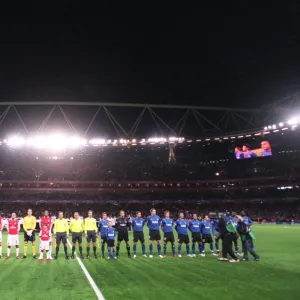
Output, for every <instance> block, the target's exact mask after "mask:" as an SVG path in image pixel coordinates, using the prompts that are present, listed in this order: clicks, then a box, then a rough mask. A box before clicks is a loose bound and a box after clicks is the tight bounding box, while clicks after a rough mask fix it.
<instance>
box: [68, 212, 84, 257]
mask: <svg viewBox="0 0 300 300" xmlns="http://www.w3.org/2000/svg"><path fill="white" fill-rule="evenodd" d="M70 231H71V232H72V255H71V258H72V259H74V253H75V247H76V242H78V246H79V252H80V258H83V255H82V233H83V231H84V226H83V220H82V219H80V218H79V213H78V212H75V213H74V219H73V220H72V221H71V222H70Z"/></svg>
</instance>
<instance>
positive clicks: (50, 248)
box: [49, 242, 52, 257]
mask: <svg viewBox="0 0 300 300" xmlns="http://www.w3.org/2000/svg"><path fill="white" fill-rule="evenodd" d="M51 255H52V243H51V242H49V256H50V257H51Z"/></svg>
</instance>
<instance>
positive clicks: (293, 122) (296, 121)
mask: <svg viewBox="0 0 300 300" xmlns="http://www.w3.org/2000/svg"><path fill="white" fill-rule="evenodd" d="M299 119H300V118H299V117H295V118H292V119H290V120H288V121H287V123H288V124H289V125H295V124H298V123H299Z"/></svg>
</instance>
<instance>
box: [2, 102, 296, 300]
mask: <svg viewBox="0 0 300 300" xmlns="http://www.w3.org/2000/svg"><path fill="white" fill-rule="evenodd" d="M281 105H284V104H281ZM1 108H2V114H1V118H0V120H1V124H2V125H3V127H1V128H2V130H3V132H1V135H2V136H3V139H2V140H1V145H0V152H1V156H0V159H1V161H0V166H1V170H0V186H1V187H0V211H1V231H2V234H1V238H2V244H1V245H2V246H1V248H0V249H1V260H0V270H1V275H0V276H1V299H3V300H4V299H5V300H6V299H152V298H153V297H160V298H163V299H174V298H177V297H186V298H189V299H197V298H199V297H202V296H203V297H204V298H205V299H216V298H221V299H231V298H232V297H234V298H235V299H244V298H245V296H246V297H250V298H253V299H282V297H283V295H284V297H286V298H287V299H291V300H292V299H297V298H298V294H299V275H300V274H299V267H298V266H299V259H300V254H299V246H300V241H299V239H298V238H297V237H298V236H299V233H300V226H299V224H300V202H299V196H300V193H299V185H300V177H299V174H300V169H299V168H300V164H299V162H300V160H299V158H300V150H299V149H300V148H299V146H300V144H299V143H300V140H299V130H298V123H299V122H300V117H299V116H297V115H294V114H293V113H292V110H290V112H289V116H290V117H289V118H287V116H288V114H286V115H285V114H282V110H281V109H280V110H278V107H277V106H276V107H269V108H268V109H269V110H270V111H271V110H273V113H271V114H270V115H269V116H264V117H262V111H263V110H262V109H255V110H246V109H238V108H232V109H228V108H221V107H200V106H185V105H178V106H168V105H159V104H157V105H147V104H130V103H128V104H127V103H121V104H118V103H86V102H85V103H81V102H74V103H70V102H67V103H66V102H57V103H48V102H43V103H36V102H26V103H24V102H10V103H4V102H3V103H1ZM33 108H34V109H33ZM78 114H84V116H85V119H82V118H78V117H77V116H78ZM26 118H27V119H26ZM30 120H35V121H34V122H31V123H30ZM83 120H84V121H85V125H83ZM38 121H39V122H38ZM33 123H34V124H33ZM37 123H39V125H38V126H36V124H37ZM5 124H8V125H5ZM9 126H11V127H12V128H14V129H15V128H18V130H15V132H11V133H9V134H7V132H9V130H8V127H9ZM34 127H36V128H35V129H34ZM153 132H156V133H155V134H153ZM16 287H17V288H16ZM228 290H229V291H231V292H230V293H229V294H228V293H227V291H228ZM33 291H34V294H33ZM233 293H234V294H233Z"/></svg>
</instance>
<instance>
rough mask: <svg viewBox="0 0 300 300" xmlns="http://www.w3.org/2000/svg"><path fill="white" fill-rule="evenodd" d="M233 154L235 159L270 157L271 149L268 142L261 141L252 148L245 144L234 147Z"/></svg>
mask: <svg viewBox="0 0 300 300" xmlns="http://www.w3.org/2000/svg"><path fill="white" fill-rule="evenodd" d="M234 154H235V158H236V159H248V158H255V157H265V156H272V148H271V144H270V142H269V141H261V142H260V144H256V145H255V146H254V147H251V145H249V144H246V143H245V144H241V145H238V146H235V148H234Z"/></svg>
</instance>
